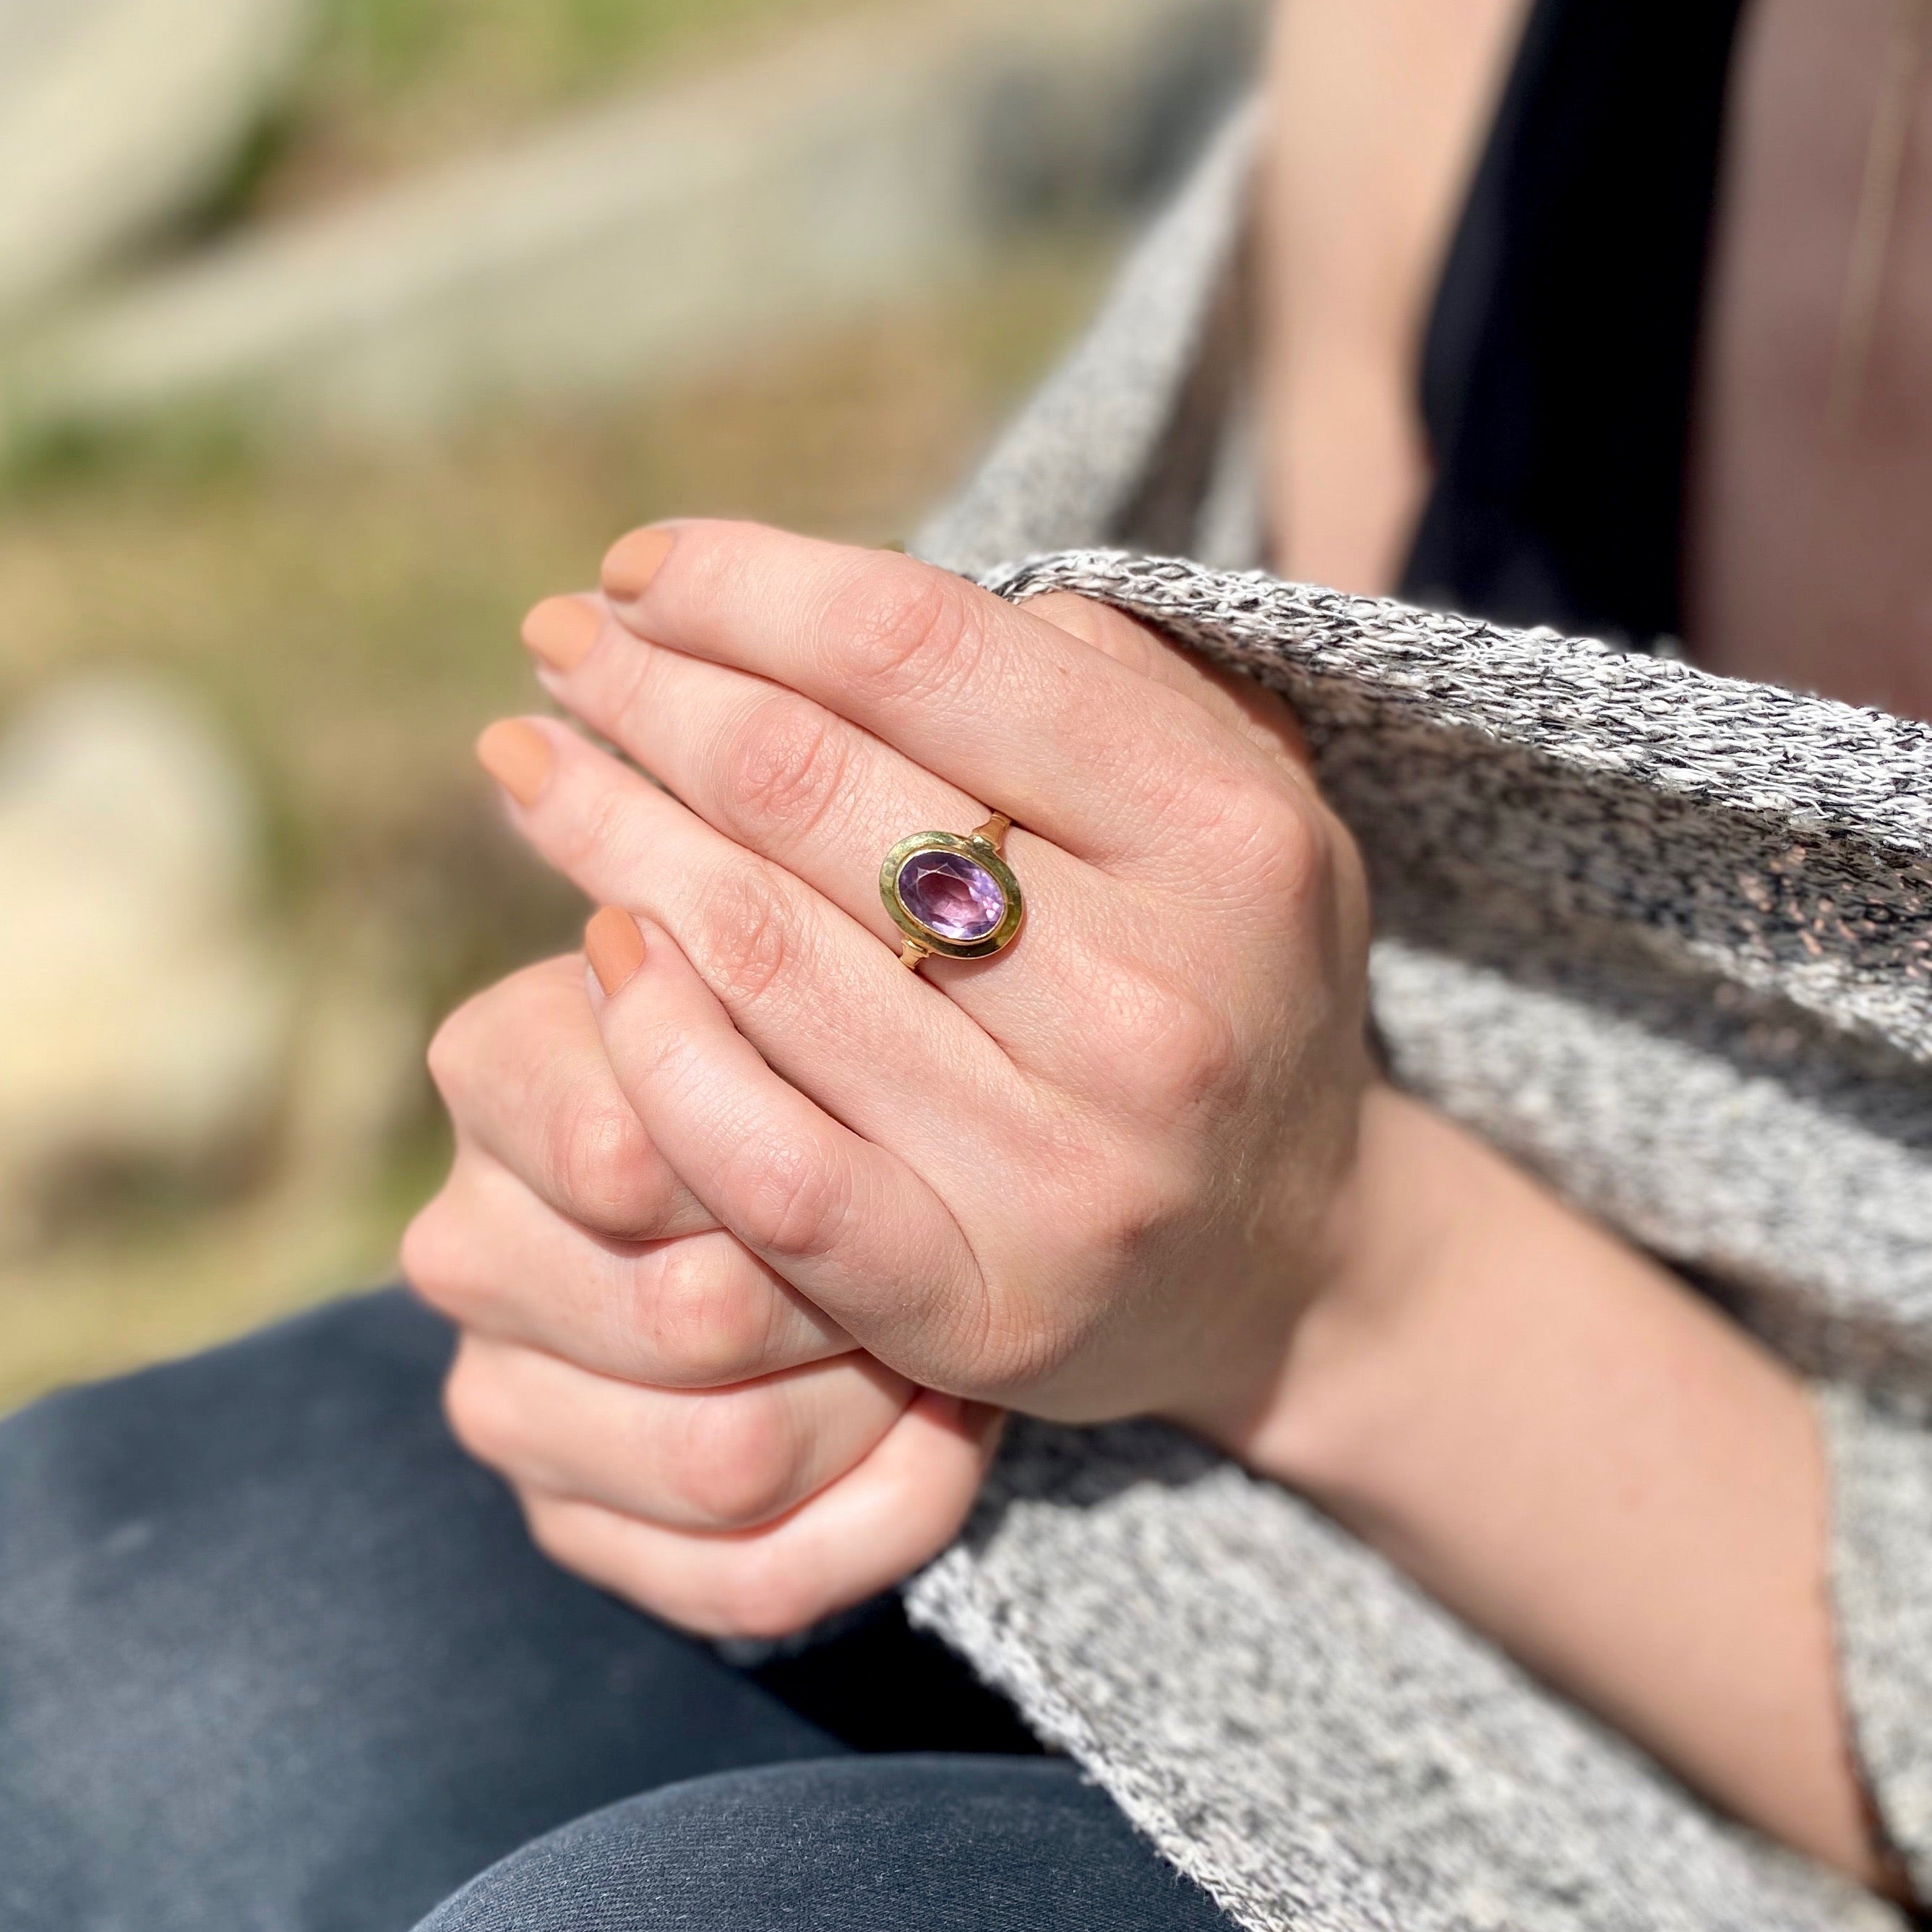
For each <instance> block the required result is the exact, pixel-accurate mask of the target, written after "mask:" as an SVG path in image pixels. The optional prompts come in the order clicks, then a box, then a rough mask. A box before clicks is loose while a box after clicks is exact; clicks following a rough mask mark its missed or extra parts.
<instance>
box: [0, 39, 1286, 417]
mask: <svg viewBox="0 0 1932 1932" xmlns="http://www.w3.org/2000/svg"><path fill="white" fill-rule="evenodd" d="M202 4H206V0H202ZM1261 12H1262V9H1261V6H1260V4H1259V0H929V4H926V5H921V6H916V7H915V6H909V5H904V4H903V0H901V4H898V5H894V6H892V7H889V8H887V9H886V10H883V11H880V12H876V13H861V14H859V15H857V16H856V17H850V18H846V19H841V20H835V21H834V22H832V23H830V24H829V25H826V26H822V27H820V28H814V30H813V31H811V32H809V33H808V34H802V35H800V36H799V37H797V38H796V39H795V40H793V41H791V42H790V43H785V44H783V45H781V46H778V47H777V48H775V49H772V50H771V51H769V52H765V53H762V54H760V55H759V56H757V58H755V59H754V60H752V61H750V62H746V63H745V64H743V65H739V66H738V67H735V68H730V69H728V70H726V71H721V72H713V73H711V74H703V75H700V76H698V77H695V78H692V79H688V80H682V81H680V82H679V83H676V85H675V86H670V87H667V88H664V89H658V90H656V91H654V92H652V93H651V94H649V95H646V96H644V97H643V98H639V99H637V100H634V101H624V102H620V103H619V104H616V105H615V106H604V107H598V108H595V109H593V110H588V111H586V112H585V113H583V114H581V115H579V116H578V117H577V118H574V119H573V120H571V121H569V122H568V123H566V124H564V125H562V127H558V128H556V129H553V130H548V131H547V132H545V133H542V134H541V135H539V136H535V137H533V138H532V139H529V140H527V141H526V142H523V143H522V144H520V145H519V146H518V147H517V148H514V150H512V151H508V152H505V153H499V154H492V155H490V156H489V157H484V158H479V159H478V160H475V161H473V162H472V163H469V164H467V165H465V166H460V167H458V168H455V169H448V170H445V171H443V172H441V173H439V174H437V175H434V176H432V177H431V178H426V179H423V180H420V181H410V182H407V183H405V184H401V185H400V186H398V187H395V188H392V189H391V190H388V191H386V192H385V193H381V194H379V195H377V196H372V197H371V198H369V199H367V200H366V201H365V202H362V203H360V204H358V205H353V206H350V207H347V208H338V209H334V210H330V211H326V212H324V213H323V214H317V215H314V216H311V217H308V218H307V219H305V220H302V221H300V222H296V223H290V224H289V225H287V226H284V227H281V228H277V229H268V230H264V231H261V232H258V233H248V234H243V235H240V236H237V237H236V238H235V239H233V240H232V241H230V242H228V243H227V244H226V245H223V246H222V247H221V248H218V249H217V250H215V251H213V252H212V253H211V254H209V255H208V257H205V258H204V259H202V260H199V261H196V262H194V263H189V264H186V265H184V266H179V267H178V268H175V269H171V270H169V271H168V272H166V273H163V274H161V275H157V276H156V277H154V278H151V279H149V280H148V281H145V282H144V283H142V284H140V285H139V286H136V287H131V288H130V289H127V290H124V291H122V292H120V293H115V294H113V295H111V296H107V297H106V298H104V299H103V300H102V301H101V302H100V303H99V304H98V305H96V306H95V307H94V308H92V309H90V310H89V311H86V312H85V313H83V314H76V315H74V316H71V317H66V318H65V319H63V320H62V321H61V323H60V324H59V326H58V327H57V328H49V330H48V332H47V333H46V335H45V337H44V338H43V339H42V340H40V341H39V342H38V344H37V345H36V346H35V347H33V348H31V350H28V351H27V352H26V353H24V354H23V355H22V356H19V357H17V359H15V362H14V363H13V366H12V368H10V369H7V370H5V371H0V377H4V378H5V381H4V389H5V392H6V393H7V395H8V397H9V398H10V407H11V420H10V423H9V424H8V425H5V430H4V434H5V436H7V437H10V439H11V440H13V441H15V442H16V443H28V444H31V443H32V442H33V441H34V439H36V438H37V437H57V436H58V435H59V434H62V433H63V432H65V431H73V430H77V429H78V430H82V431H89V430H96V431H98V430H100V429H102V428H111V427H113V426H114V425H117V424H120V423H122V422H127V421H129V420H130V419H136V420H137V419H140V418H142V417H143V416H151V415H153V414H155V413H160V412H164V411H166V410H171V409H172V410H190V411H198V412H207V413H213V414H214V415H215V416H217V417H219V418H220V419H223V420H224V421H234V422H241V423H245V424H246V425H249V426H250V427H251V428H254V429H257V430H263V429H266V430H270V431H275V430H281V431H286V432H289V433H291V434H294V435H295V436H296V437H301V438H315V437H323V438H347V439H369V438H372V437H373V438H378V439H380V438H393V437H398V436H407V435H410V434H416V433H419V432H421V431H423V430H424V429H425V428H429V427H432V426H434V425H438V424H440V423H443V422H447V421H449V420H450V419H452V418H454V417H457V416H460V415H461V414H463V413H464V412H466V411H468V410H472V409H473V408H475V407H477V406H478V405H479V404H481V405H490V404H496V403H499V402H501V401H503V400H505V398H531V397H559V396H562V397H568V396H571V395H579V396H581V395H596V394H598V393H600V392H609V391H610V390H612V389H616V388H618V387H619V386H634V385H636V384H637V383H653V382H655V383H664V382H666V381H668V380H673V379H676V378H679V377H688V376H690V375H692V374H702V373H709V372H711V371H715V370H717V369H718V368H721V367H728V366H729V364H730V359H732V358H733V356H738V355H740V354H742V353H744V352H745V350H747V349H748V348H749V347H754V346H755V345H757V344H760V343H763V342H768V341H771V340H772V339H774V338H778V339H784V338H790V337H793V336H796V334H797V333H798V332H799V331H800V330H801V329H810V328H815V327H826V326H837V325H838V324H840V323H844V322H845V321H847V320H851V319H852V318H853V317H856V316H857V315H859V314H863V313H865V312H867V311H871V310H876V309H877V308H878V307H880V305H882V304H883V303H885V302H892V301H895V300H902V299H905V298H906V297H907V296H922V295H924V294H926V293H930V292H931V291H932V290H935V289H944V287H947V286H948V285H953V286H959V285H962V284H965V282H966V281H968V280H969V279H970V278H971V277H973V276H974V275H975V274H976V273H977V272H979V271H980V269H983V266H984V265H985V263H986V261H987V260H988V257H989V251H991V250H992V249H993V248H998V247H1001V246H1004V245H1010V242H1012V241H1013V239H1014V237H1015V236H1016V234H1022V233H1040V232H1051V229H1050V225H1051V224H1053V223H1060V224H1063V225H1064V224H1069V223H1071V224H1076V225H1079V226H1085V228H1087V229H1089V230H1090V231H1091V229H1093V228H1094V227H1095V226H1099V225H1103V224H1106V223H1117V222H1119V221H1120V220H1121V218H1122V217H1123V216H1124V214H1126V213H1127V212H1128V211H1129V210H1130V206H1131V205H1132V204H1133V203H1134V202H1136V200H1138V199H1141V198H1144V197H1145V196H1147V195H1148V194H1149V193H1153V192H1155V191H1157V190H1158V188H1159V187H1160V186H1161V185H1163V183H1164V182H1165V181H1166V179H1167V178H1169V177H1170V176H1171V175H1172V172H1173V171H1174V169H1175V167H1176V166H1178V164H1179V163H1180V162H1181V160H1183V159H1184V150H1185V149H1186V148H1187V145H1188V143H1189V142H1190V140H1192V139H1195V138H1196V137H1198V136H1199V133H1200V132H1201V131H1202V129H1203V127H1205V124H1206V123H1207V122H1208V120H1209V119H1210V118H1212V116H1213V115H1214V113H1215V112H1216V111H1217V108H1218V107H1219V106H1220V104H1223V103H1224V102H1225V101H1226V98H1227V97H1228V96H1229V94H1230V93H1231V92H1232V91H1233V90H1234V89H1236V88H1238V86H1240V85H1241V84H1242V82H1243V80H1244V77H1246V76H1247V74H1250V73H1251V72H1252V68H1253V46H1254V42H1255V39H1256V28H1257V26H1258V23H1259V18H1260V16H1261Z"/></svg>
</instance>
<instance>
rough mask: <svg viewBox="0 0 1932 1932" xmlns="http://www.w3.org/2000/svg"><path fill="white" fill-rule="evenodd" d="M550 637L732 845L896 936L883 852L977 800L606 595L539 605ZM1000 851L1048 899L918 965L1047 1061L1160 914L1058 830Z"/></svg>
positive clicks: (965, 814) (607, 724)
mask: <svg viewBox="0 0 1932 1932" xmlns="http://www.w3.org/2000/svg"><path fill="white" fill-rule="evenodd" d="M526 637H529V638H534V639H535V640H537V643H535V644H534V645H533V646H532V648H533V649H539V650H540V654H541V653H542V652H549V653H551V654H552V655H551V658H550V661H551V662H552V664H563V665H565V666H567V668H565V669H562V670H558V669H555V668H552V669H549V670H545V671H544V673H543V678H544V684H545V685H546V687H547V688H548V689H549V690H550V691H551V693H552V694H553V696H555V697H556V698H557V699H558V700H559V703H562V704H563V705H564V706H566V708H568V709H569V710H570V711H571V712H574V714H575V715H577V717H578V718H580V719H582V720H583V722H584V723H585V724H588V725H589V726H590V727H591V728H592V730H595V731H596V732H597V733H598V734H599V735H600V736H603V737H604V738H607V739H610V741H611V742H613V743H615V744H616V745H619V747H620V748H622V750H623V751H625V752H626V753H628V754H629V755H630V757H631V758H633V759H634V760H635V761H636V762H637V763H638V764H640V766H643V769H645V770H646V771H647V772H649V773H650V774H651V775H652V776H653V777H654V778H657V779H658V781H660V782H661V784H664V785H665V786H666V787H668V789H669V790H670V791H671V793H673V795H674V796H676V797H677V798H678V799H681V800H682V802H684V803H685V804H686V805H688V806H690V807H691V809H692V810H693V811H695V812H696V813H697V814H698V816H699V817H701V818H703V820H705V821H706V823H708V824H709V825H711V826H714V827H715V829H717V830H718V831H719V832H722V833H724V835H725V836H726V837H727V838H730V839H731V840H732V841H733V842H734V843H736V844H738V845H740V846H742V847H744V848H745V849H746V850H750V851H752V852H755V853H758V854H760V856H763V857H765V858H767V859H773V860H775V861H776V862H778V864H780V865H783V866H784V867H785V868H786V869H787V871H790V872H792V873H793V874H795V875H796V876H797V877H799V878H800V879H802V880H804V882H805V883H806V884H807V885H808V886H811V888H812V889H814V891H816V892H819V893H820V894H822V895H823V896H824V897H825V898H827V899H829V900H830V901H832V904H835V905H836V906H838V907H840V909H841V910H843V911H844V912H846V913H849V914H850V916H852V917H853V919H856V921H857V922H859V924H860V925H862V926H865V928H866V929H868V931H869V932H871V933H872V935H873V936H874V938H877V940H878V941H880V943H881V944H885V945H888V946H889V947H892V950H894V951H895V952H896V951H897V950H898V946H899V944H900V940H901V935H900V934H899V932H898V929H897V928H896V927H895V926H894V924H893V922H892V919H891V917H890V916H889V914H888V913H887V912H886V909H885V907H884V905H883V904H882V902H881V901H880V893H879V863H880V859H882V858H883V856H884V855H885V853H886V852H887V851H888V850H890V848H891V847H892V846H893V845H894V844H896V843H897V842H898V840H900V839H901V838H904V836H905V835H907V832H913V831H917V830H920V829H925V828H928V827H938V828H940V829H953V830H955V831H958V832H968V831H971V829H973V828H974V826H977V825H979V824H980V823H983V822H984V820H985V819H986V816H987V814H986V808H985V807H984V806H983V805H980V804H979V803H978V802H977V801H976V800H974V799H971V798H970V797H968V796H967V795H966V794H965V793H964V792H962V791H961V790H959V788H958V787H956V786H953V785H950V784H947V783H946V782H945V781H944V780H943V779H941V778H935V777H934V776H933V775H932V774H931V773H930V772H927V771H926V770H924V769H922V768H921V767H920V766H917V765H915V764H914V763H913V762H912V760H910V759H909V758H908V757H906V756H905V755H904V753H903V752H901V751H895V750H894V749H893V748H892V746H890V745H887V744H886V743H884V742H883V741H882V740H880V739H877V738H876V737H874V736H873V735H872V734H871V733H870V732H868V731H865V730H861V729H860V728H859V727H858V726H856V725H855V724H850V723H849V722H848V721H847V720H846V719H844V718H841V717H840V716H838V715H837V714H836V713H835V712H830V711H828V710H826V709H825V707H824V706H822V705H820V704H817V703H814V701H813V700H811V699H810V698H807V697H799V695H798V694H797V693H796V692H795V691H787V690H784V689H783V688H781V687H780V686H778V685H774V684H772V683H771V682H769V680H767V679H763V678H760V677H753V676H750V675H748V673H745V672H743V671H740V670H734V669H733V668H731V667H729V666H727V665H723V664H712V663H710V662H709V661H706V660H705V659H703V658H694V657H691V656H689V655H686V654H685V652H682V651H674V650H670V649H665V648H664V646H661V645H657V644H653V643H649V641H647V640H644V639H642V638H640V637H637V636H636V635H634V634H633V633H632V632H631V631H628V630H626V629H625V628H623V627H622V625H619V623H617V622H616V620H615V619H613V618H611V617H610V616H608V615H607V613H605V612H604V610H603V607H602V606H601V603H598V602H592V601H591V600H588V599H580V598H553V599H552V600H550V602H549V603H547V604H539V605H538V607H537V608H536V610H534V611H532V613H531V615H530V618H529V620H528V622H527V623H526ZM1007 856H1008V858H1009V859H1010V862H1011V863H1012V864H1013V866H1014V867H1015V868H1016V871H1017V872H1018V873H1019V874H1020V875H1021V877H1022V883H1023V886H1024V888H1025V890H1026V892H1028V895H1029V898H1030V900H1031V902H1032V903H1033V904H1036V905H1037V906H1038V907H1041V908H1043V912H1042V915H1041V916H1040V918H1038V919H1037V920H1036V921H1035V922H1034V923H1033V924H1032V925H1031V926H1030V927H1029V929H1028V930H1027V932H1026V933H1025V938H1024V941H1023V943H1021V944H1016V945H1015V946H1014V947H1012V948H1011V949H1010V950H1009V951H1008V952H1007V953H1003V954H1002V955H1001V956H1000V959H999V962H998V969H997V970H992V969H991V968H989V967H988V966H986V965H985V963H984V962H951V961H945V960H940V961H935V962H931V963H929V965H927V966H926V968H924V969H923V970H924V971H926V974H927V976H928V977H929V978H930V979H932V980H933V981H935V983H938V984H939V985H941V986H944V987H945V988H946V989H947V991H948V992H949V993H950V995H952V996H953V998H954V999H955V1000H956V1001H958V1003H959V1004H960V1005H961V1006H962V1007H963V1008H964V1009H965V1010H966V1011H967V1012H968V1013H971V1014H972V1015H974V1017H975V1018H976V1019H978V1020H980V1022H981V1024H982V1025H984V1026H985V1027H986V1028H987V1029H988V1030H989V1031H991V1032H992V1034H994V1036H995V1037H996V1038H998V1039H1000V1040H1002V1041H1003V1042H1007V1043H1024V1045H1025V1046H1026V1047H1027V1048H1028V1049H1031V1050H1032V1051H1031V1053H1030V1055H1029V1056H1028V1057H1029V1060H1030V1063H1031V1064H1034V1065H1035V1066H1036V1067H1040V1066H1041V1065H1042V1064H1045V1065H1046V1066H1047V1067H1051V1066H1052V1064H1053V1063H1054V1062H1055V1061H1057V1059H1058V1057H1059V1053H1060V1049H1061V1046H1063V1045H1064V1043H1065V1041H1066V1040H1067V1037H1068V1034H1069V1029H1068V1028H1067V1025H1066V1024H1065V1021H1066V1017H1067V1010H1068V1008H1069V1007H1070V1005H1073V1006H1077V1005H1079V1004H1082V1003H1083V1002H1084V1001H1088V1000H1089V999H1090V998H1091V987H1090V986H1089V981H1090V980H1091V977H1092V962H1097V961H1099V960H1102V959H1106V958H1107V957H1108V956H1110V955H1112V954H1115V953H1118V951H1119V950H1121V948H1122V947H1126V946H1127V945H1129V944H1130V943H1132V942H1133V940H1134V939H1135V937H1136V934H1137V933H1138V932H1140V931H1141V930H1142V929H1143V928H1145V927H1147V926H1151V924H1152V922H1151V920H1150V919H1148V918H1147V917H1146V916H1145V913H1146V912H1147V910H1148V908H1147V907H1146V906H1145V904H1143V902H1142V897H1141V895H1138V894H1136V892H1134V891H1133V889H1131V888H1129V887H1127V886H1122V885H1121V884H1120V883H1118V882H1116V881H1114V880H1109V879H1106V878H1105V877H1103V876H1102V875H1101V874H1099V873H1097V872H1096V871H1094V868H1092V867H1091V866H1089V865H1085V864H1083V863H1082V862H1081V861H1080V860H1079V859H1074V858H1072V857H1070V856H1069V855H1068V854H1067V853H1064V852H1062V851H1061V850H1059V848H1058V847H1056V846H1055V845H1054V844H1052V843H1051V842H1050V841H1047V840H1045V839H1042V838H1035V837H1034V836H1032V835H1030V834H1028V833H1027V832H1023V831H1021V832H1015V833H1014V834H1013V838H1012V840H1011V842H1010V846H1009V847H1008V852H1007Z"/></svg>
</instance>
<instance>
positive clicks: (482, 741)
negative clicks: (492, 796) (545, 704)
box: [476, 718, 551, 805]
mask: <svg viewBox="0 0 1932 1932" xmlns="http://www.w3.org/2000/svg"><path fill="white" fill-rule="evenodd" d="M476 762H477V763H478V764H479V765H481V766H482V767H483V769H484V770H485V771H486V772H488V773H489V774H490V776H491V777H492V778H494V779H495V780H496V782H497V783H498V784H499V785H501V786H502V787H503V789H504V790H505V791H506V792H508V793H509V794H510V796H511V797H512V798H513V799H515V800H516V801H517V803H518V804H519V805H534V804H535V803H536V802H537V795H538V793H540V792H541V790H543V788H544V781H545V780H546V779H547V778H548V777H549V776H550V763H551V752H550V740H549V739H547V738H546V737H545V736H544V734H543V733H541V731H539V730H538V729H537V727H535V725H534V724H525V723H524V722H523V720H522V719H521V718H502V719H501V720H499V721H498V722H497V723H496V724H493V725H491V726H490V728H489V730H487V731H485V732H484V734H483V735H482V736H481V737H480V738H478V739H477V741H476Z"/></svg>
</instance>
